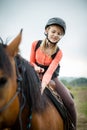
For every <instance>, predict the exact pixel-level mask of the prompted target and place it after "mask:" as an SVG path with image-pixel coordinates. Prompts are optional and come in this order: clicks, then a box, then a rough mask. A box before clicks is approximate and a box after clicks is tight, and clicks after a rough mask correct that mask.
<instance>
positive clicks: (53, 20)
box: [45, 17, 66, 34]
mask: <svg viewBox="0 0 87 130" xmlns="http://www.w3.org/2000/svg"><path fill="white" fill-rule="evenodd" d="M50 25H59V26H60V27H62V28H63V31H64V34H65V32H66V23H65V22H64V20H63V19H61V18H58V17H54V18H51V19H49V20H48V22H47V24H46V26H45V29H46V28H47V27H48V26H50Z"/></svg>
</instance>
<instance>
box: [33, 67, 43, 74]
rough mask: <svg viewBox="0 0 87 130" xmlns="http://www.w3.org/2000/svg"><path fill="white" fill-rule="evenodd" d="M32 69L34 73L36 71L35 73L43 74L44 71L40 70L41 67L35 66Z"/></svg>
mask: <svg viewBox="0 0 87 130" xmlns="http://www.w3.org/2000/svg"><path fill="white" fill-rule="evenodd" d="M34 69H35V71H36V72H37V73H43V72H44V69H43V68H41V67H39V66H35V67H34Z"/></svg>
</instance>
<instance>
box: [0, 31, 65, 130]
mask: <svg viewBox="0 0 87 130" xmlns="http://www.w3.org/2000/svg"><path fill="white" fill-rule="evenodd" d="M21 38H22V31H21V32H20V33H19V34H18V35H17V37H16V38H15V39H14V40H13V41H12V42H11V43H10V44H9V45H4V44H3V43H1V44H0V130H4V129H6V130H7V129H10V130H64V122H63V119H62V117H61V116H60V114H59V112H58V111H57V109H56V108H55V106H54V105H53V103H52V102H51V100H50V99H49V98H48V97H47V96H46V94H45V93H44V94H43V95H41V93H40V81H39V78H38V76H37V74H36V72H35V71H34V69H33V67H32V66H31V65H30V64H29V62H27V61H26V60H25V59H23V58H22V57H21V56H20V55H18V50H19V45H20V43H21Z"/></svg>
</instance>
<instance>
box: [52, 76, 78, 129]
mask: <svg viewBox="0 0 87 130" xmlns="http://www.w3.org/2000/svg"><path fill="white" fill-rule="evenodd" d="M53 80H54V81H55V83H56V90H57V92H58V93H59V94H60V96H61V98H62V100H63V102H64V105H65V106H66V108H67V110H68V111H69V113H70V115H71V117H72V120H73V123H74V126H75V127H76V121H77V116H76V109H75V105H74V101H73V99H72V97H71V95H70V92H69V90H68V89H67V88H66V87H65V86H64V84H63V83H62V82H61V81H59V80H58V78H54V79H53Z"/></svg>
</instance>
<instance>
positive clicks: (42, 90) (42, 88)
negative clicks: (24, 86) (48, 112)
mask: <svg viewBox="0 0 87 130" xmlns="http://www.w3.org/2000/svg"><path fill="white" fill-rule="evenodd" d="M46 86H47V84H46V83H45V82H44V83H42V86H41V95H42V94H43V92H44V89H45V87H46Z"/></svg>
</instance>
